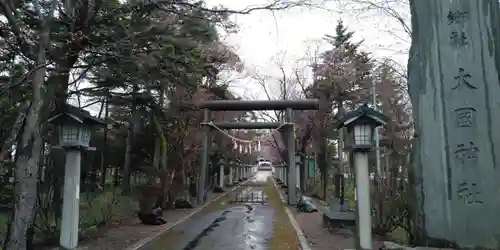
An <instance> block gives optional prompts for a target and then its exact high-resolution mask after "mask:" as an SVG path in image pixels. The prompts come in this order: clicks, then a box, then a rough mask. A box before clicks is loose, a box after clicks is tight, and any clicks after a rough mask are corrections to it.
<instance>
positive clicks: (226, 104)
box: [197, 99, 319, 205]
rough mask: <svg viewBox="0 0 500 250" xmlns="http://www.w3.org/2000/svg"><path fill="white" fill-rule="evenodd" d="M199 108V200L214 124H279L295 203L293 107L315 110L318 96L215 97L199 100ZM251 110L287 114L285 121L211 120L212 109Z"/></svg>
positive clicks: (234, 126)
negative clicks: (283, 135) (200, 112)
mask: <svg viewBox="0 0 500 250" xmlns="http://www.w3.org/2000/svg"><path fill="white" fill-rule="evenodd" d="M200 108H201V109H203V110H204V118H203V123H202V124H203V125H204V136H203V142H202V143H203V145H202V146H203V150H202V152H201V165H200V172H199V178H198V192H197V193H198V194H197V202H198V204H203V203H205V198H204V197H205V190H206V189H205V187H206V185H207V175H208V172H207V171H208V152H209V151H210V146H211V143H210V134H211V129H212V128H213V127H212V126H214V127H217V128H220V129H276V128H279V127H282V128H283V129H284V132H285V133H284V134H285V138H286V142H285V144H286V146H287V151H288V155H287V158H288V159H287V176H288V178H287V180H288V183H287V187H288V194H289V195H288V204H290V205H296V204H297V196H296V195H292V194H295V193H296V191H297V190H296V187H297V183H296V182H297V180H296V172H297V171H290V170H295V168H296V166H295V135H294V132H293V111H294V110H317V109H319V100H318V99H306V100H244V101H243V100H216V101H206V102H203V103H201V104H200ZM253 110H285V111H286V118H285V121H284V124H281V123H271V122H221V123H212V122H211V111H253Z"/></svg>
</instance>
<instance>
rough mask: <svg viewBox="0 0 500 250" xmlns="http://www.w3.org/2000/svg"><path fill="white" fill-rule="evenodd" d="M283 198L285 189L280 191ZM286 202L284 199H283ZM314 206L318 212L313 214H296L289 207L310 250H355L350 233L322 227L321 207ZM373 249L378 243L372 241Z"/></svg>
mask: <svg viewBox="0 0 500 250" xmlns="http://www.w3.org/2000/svg"><path fill="white" fill-rule="evenodd" d="M280 191H281V193H282V195H283V197H286V195H285V189H282V188H281V189H280ZM285 200H286V198H285ZM316 206H317V207H318V209H319V210H320V211H319V212H315V213H302V212H298V211H297V209H296V208H293V207H290V210H291V211H292V214H293V215H294V217H295V220H296V221H297V224H298V225H299V227H300V229H301V230H302V232H303V233H304V235H305V236H306V239H307V241H308V243H309V246H310V247H311V249H312V250H334V249H355V248H356V247H355V241H354V235H353V233H352V232H351V231H349V230H345V229H337V230H336V231H332V232H330V231H328V229H327V228H325V227H323V213H322V212H321V209H323V207H322V205H321V204H319V203H317V204H316ZM373 245H374V247H373V249H379V246H380V242H378V241H376V240H374V242H373Z"/></svg>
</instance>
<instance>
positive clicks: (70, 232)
mask: <svg viewBox="0 0 500 250" xmlns="http://www.w3.org/2000/svg"><path fill="white" fill-rule="evenodd" d="M80 163H81V152H80V151H77V150H69V151H67V152H66V165H65V171H64V190H63V211H62V221H61V235H60V238H59V244H60V246H61V247H63V248H65V249H75V248H76V247H77V246H78V219H79V218H80V217H79V211H80Z"/></svg>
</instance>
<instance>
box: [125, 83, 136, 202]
mask: <svg viewBox="0 0 500 250" xmlns="http://www.w3.org/2000/svg"><path fill="white" fill-rule="evenodd" d="M133 88H134V89H133V91H132V99H133V100H132V111H131V117H130V119H129V121H128V128H127V141H126V146H125V160H124V162H123V173H122V183H121V187H122V194H123V195H129V194H130V167H131V164H132V147H133V142H134V136H135V126H136V122H137V100H136V94H137V85H136V84H134V87H133Z"/></svg>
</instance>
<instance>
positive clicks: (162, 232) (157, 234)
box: [125, 176, 253, 250]
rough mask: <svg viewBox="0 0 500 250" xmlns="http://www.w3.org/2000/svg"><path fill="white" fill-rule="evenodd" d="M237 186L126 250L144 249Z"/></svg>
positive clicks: (233, 189)
mask: <svg viewBox="0 0 500 250" xmlns="http://www.w3.org/2000/svg"><path fill="white" fill-rule="evenodd" d="M252 178H253V176H252V177H250V178H248V179H247V180H246V181H244V182H242V183H240V184H239V185H243V184H245V183H247V182H248V181H250V180H251V179H252ZM239 185H238V186H236V187H234V188H232V189H231V190H230V191H227V192H225V193H223V194H221V195H219V196H217V197H216V198H215V199H213V200H210V201H209V202H207V203H206V204H205V205H203V206H202V207H200V208H197V209H196V210H194V211H193V212H191V213H189V214H188V215H186V216H184V217H183V218H182V219H180V220H178V221H176V222H174V223H173V224H172V225H171V226H169V227H167V228H165V229H163V230H161V231H160V232H157V233H155V234H154V235H153V236H150V237H147V238H145V239H142V240H140V241H139V242H137V243H135V244H134V245H132V246H131V247H129V248H126V249H125V250H139V249H141V248H142V247H144V246H145V245H146V244H148V243H150V242H152V241H154V240H155V239H156V238H158V237H160V236H161V235H162V234H164V233H166V232H168V231H170V229H172V228H174V227H175V226H177V225H179V224H181V223H182V222H184V221H186V220H187V219H189V218H191V217H192V216H193V215H195V214H197V213H198V212H200V211H202V210H203V209H205V208H206V207H208V205H210V204H212V203H213V202H216V201H217V200H219V199H221V198H222V197H225V196H227V195H228V194H230V193H232V192H233V191H235V190H236V189H237V188H238V187H240V186H239Z"/></svg>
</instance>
